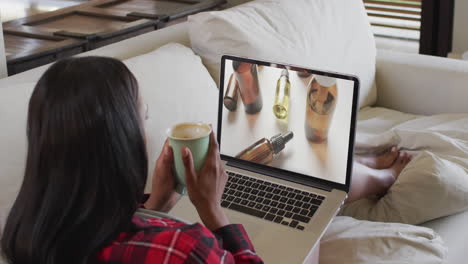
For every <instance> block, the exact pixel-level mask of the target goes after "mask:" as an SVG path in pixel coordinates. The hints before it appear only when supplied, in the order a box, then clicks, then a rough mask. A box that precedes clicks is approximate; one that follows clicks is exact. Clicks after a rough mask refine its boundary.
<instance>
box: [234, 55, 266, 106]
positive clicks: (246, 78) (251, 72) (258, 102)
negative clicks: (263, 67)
mask: <svg viewBox="0 0 468 264" xmlns="http://www.w3.org/2000/svg"><path fill="white" fill-rule="evenodd" d="M232 67H233V68H234V76H236V80H237V82H238V83H239V92H240V95H241V98H242V102H243V103H244V108H245V112H247V113H248V114H256V113H258V112H260V110H262V106H263V101H262V95H261V93H260V85H259V84H258V73H257V65H256V64H251V63H247V62H241V61H234V62H233V63H232Z"/></svg>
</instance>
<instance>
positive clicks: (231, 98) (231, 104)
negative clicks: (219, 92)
mask: <svg viewBox="0 0 468 264" xmlns="http://www.w3.org/2000/svg"><path fill="white" fill-rule="evenodd" d="M238 97H239V84H238V82H237V80H236V78H235V77H234V73H233V74H231V77H229V82H228V85H227V87H226V93H225V94H224V98H223V103H224V106H225V107H226V108H227V109H228V110H229V111H231V112H233V111H236V109H237V99H238Z"/></svg>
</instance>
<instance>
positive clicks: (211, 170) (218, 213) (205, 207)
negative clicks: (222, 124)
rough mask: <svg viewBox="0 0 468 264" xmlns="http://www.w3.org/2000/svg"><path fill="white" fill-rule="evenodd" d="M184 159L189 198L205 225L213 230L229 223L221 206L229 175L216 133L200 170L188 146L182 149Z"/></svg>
mask: <svg viewBox="0 0 468 264" xmlns="http://www.w3.org/2000/svg"><path fill="white" fill-rule="evenodd" d="M182 159H183V162H184V166H185V175H186V182H187V191H188V195H189V198H190V200H191V201H192V203H193V205H194V206H195V208H196V209H197V211H198V214H199V216H200V218H201V220H202V221H203V223H204V224H205V226H206V227H207V228H208V229H210V230H212V231H213V230H216V229H218V228H220V227H223V226H225V225H228V224H229V221H228V218H227V216H226V214H225V213H224V211H223V209H222V207H221V196H222V195H223V191H224V186H225V185H226V182H227V179H228V176H227V174H226V172H225V171H224V168H223V164H222V161H221V157H220V155H219V151H218V142H217V141H216V138H215V136H214V133H213V132H211V135H210V147H209V150H208V154H207V156H206V159H205V162H204V164H203V167H202V168H201V170H200V172H198V173H197V172H196V171H195V167H194V165H193V158H192V153H191V152H190V150H189V149H188V148H184V149H182Z"/></svg>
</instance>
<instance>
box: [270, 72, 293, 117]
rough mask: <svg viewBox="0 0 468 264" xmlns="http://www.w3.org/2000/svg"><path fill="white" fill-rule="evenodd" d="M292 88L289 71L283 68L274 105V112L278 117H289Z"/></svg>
mask: <svg viewBox="0 0 468 264" xmlns="http://www.w3.org/2000/svg"><path fill="white" fill-rule="evenodd" d="M290 88H291V83H290V82H289V72H288V70H286V69H283V70H282V71H281V77H280V78H279V79H278V82H277V83H276V93H275V103H274V105H273V113H274V114H275V116H276V118H278V119H285V118H286V117H288V111H289V94H290V91H289V90H290Z"/></svg>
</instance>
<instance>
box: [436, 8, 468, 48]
mask: <svg viewBox="0 0 468 264" xmlns="http://www.w3.org/2000/svg"><path fill="white" fill-rule="evenodd" d="M441 1H442V0H441ZM452 51H453V52H454V53H458V54H461V53H463V52H465V51H468V0H455V18H454V26H453V49H452Z"/></svg>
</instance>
